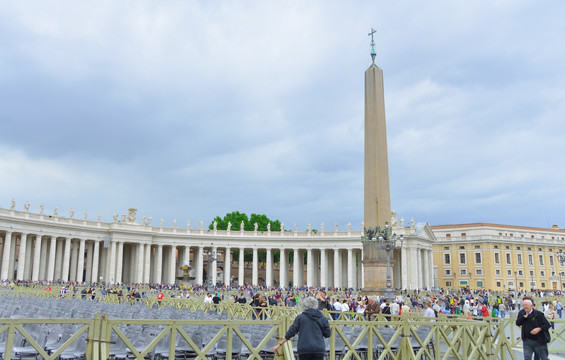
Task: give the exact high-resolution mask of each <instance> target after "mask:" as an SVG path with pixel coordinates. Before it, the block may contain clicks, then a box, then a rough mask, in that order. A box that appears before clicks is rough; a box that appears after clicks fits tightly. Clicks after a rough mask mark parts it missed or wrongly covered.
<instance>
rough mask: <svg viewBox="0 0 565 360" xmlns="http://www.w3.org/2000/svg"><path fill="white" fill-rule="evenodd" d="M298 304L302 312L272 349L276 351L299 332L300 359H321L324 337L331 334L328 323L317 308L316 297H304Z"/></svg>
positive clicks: (323, 352) (324, 349)
mask: <svg viewBox="0 0 565 360" xmlns="http://www.w3.org/2000/svg"><path fill="white" fill-rule="evenodd" d="M300 305H301V306H302V308H303V309H304V312H302V314H300V315H298V316H297V317H296V319H294V323H293V324H292V325H291V326H290V328H289V329H288V331H287V333H286V335H285V336H284V338H282V339H281V341H279V342H278V343H277V345H275V346H274V347H273V348H272V350H273V351H274V352H275V353H276V352H277V350H278V349H279V347H280V346H281V345H282V344H284V343H285V342H287V341H288V340H290V339H292V338H293V337H294V335H296V334H300V336H299V337H298V345H297V351H298V356H299V357H300V360H322V359H323V358H324V356H325V355H326V342H325V341H324V338H328V337H330V335H331V330H330V324H329V322H328V319H326V318H325V317H324V315H323V314H322V312H321V311H320V310H318V300H317V299H315V298H313V297H309V298H306V299H304V300H302V301H301V302H300Z"/></svg>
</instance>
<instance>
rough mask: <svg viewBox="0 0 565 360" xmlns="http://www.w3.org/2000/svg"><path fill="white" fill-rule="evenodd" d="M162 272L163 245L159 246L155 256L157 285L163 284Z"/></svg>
mask: <svg viewBox="0 0 565 360" xmlns="http://www.w3.org/2000/svg"><path fill="white" fill-rule="evenodd" d="M162 272H163V245H157V251H156V254H155V272H154V274H155V282H156V283H157V284H160V283H161V282H163V277H162ZM199 284H202V283H199Z"/></svg>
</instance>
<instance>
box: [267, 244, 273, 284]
mask: <svg viewBox="0 0 565 360" xmlns="http://www.w3.org/2000/svg"><path fill="white" fill-rule="evenodd" d="M265 283H266V285H267V286H268V287H271V286H273V254H272V252H271V249H270V248H268V249H267V264H266V267H265Z"/></svg>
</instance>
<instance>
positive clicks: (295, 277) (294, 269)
mask: <svg viewBox="0 0 565 360" xmlns="http://www.w3.org/2000/svg"><path fill="white" fill-rule="evenodd" d="M298 250H299V249H296V248H295V249H294V263H293V264H292V285H293V286H296V287H297V286H300V284H299V283H300V277H299V275H300V267H299V266H298V260H299V259H300V257H299V254H298Z"/></svg>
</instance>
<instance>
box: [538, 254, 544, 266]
mask: <svg viewBox="0 0 565 360" xmlns="http://www.w3.org/2000/svg"><path fill="white" fill-rule="evenodd" d="M538 258H539V264H540V265H541V266H543V255H539V256H538Z"/></svg>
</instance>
